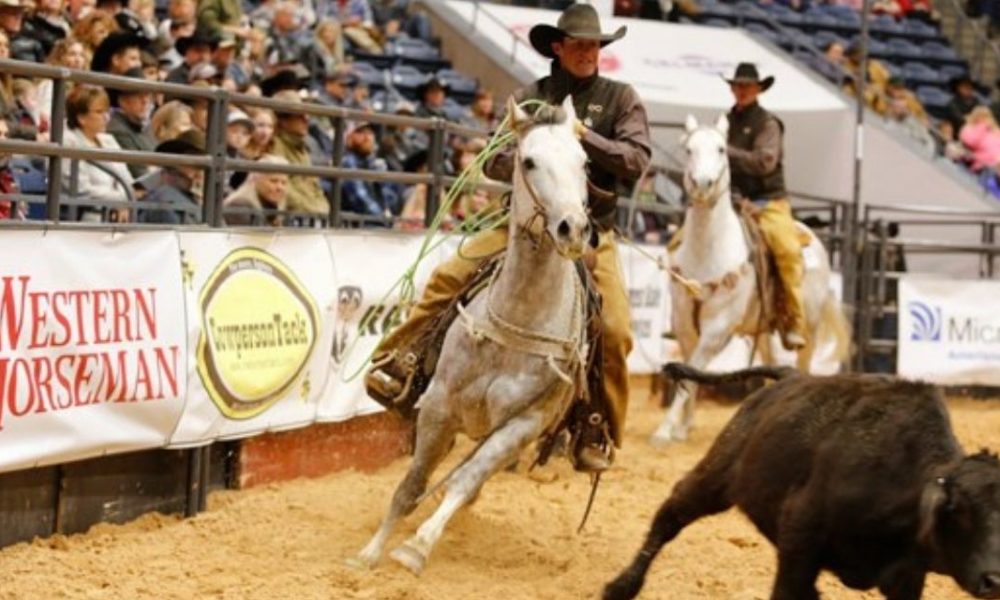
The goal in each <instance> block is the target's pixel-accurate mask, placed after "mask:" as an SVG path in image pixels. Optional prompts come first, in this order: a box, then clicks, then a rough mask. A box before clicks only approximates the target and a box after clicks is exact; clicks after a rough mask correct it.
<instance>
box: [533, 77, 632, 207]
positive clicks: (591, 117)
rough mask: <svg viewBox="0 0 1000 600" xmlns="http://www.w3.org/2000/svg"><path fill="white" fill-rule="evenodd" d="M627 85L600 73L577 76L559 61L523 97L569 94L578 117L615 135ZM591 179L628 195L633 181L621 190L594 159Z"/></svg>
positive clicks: (556, 99)
mask: <svg viewBox="0 0 1000 600" xmlns="http://www.w3.org/2000/svg"><path fill="white" fill-rule="evenodd" d="M627 88H628V86H627V85H626V84H624V83H619V82H617V81H612V80H610V79H605V78H604V77H601V76H600V75H594V76H593V77H589V78H587V79H576V78H575V77H573V76H571V75H570V74H569V73H567V72H566V71H563V70H562V69H561V68H559V67H558V64H553V66H552V74H551V75H550V76H548V77H543V78H542V79H539V80H538V81H536V82H535V83H534V84H532V85H531V87H529V88H528V89H527V90H526V92H525V97H524V99H534V100H544V101H545V102H548V103H549V104H562V101H563V100H565V99H566V94H572V95H573V108H574V109H576V116H577V118H578V119H580V121H582V122H583V124H584V125H586V126H587V128H588V129H592V130H593V131H594V132H595V133H598V134H600V135H602V136H604V137H606V138H613V137H614V127H615V121H617V120H618V117H619V116H620V113H621V98H622V93H623V92H624V91H625V90H626V89H627ZM588 178H589V179H590V182H591V183H593V184H594V185H596V186H597V187H599V188H601V189H602V190H606V191H608V192H618V191H624V192H625V193H626V194H627V193H628V190H629V189H631V188H630V182H622V183H623V185H622V190H619V189H618V185H617V184H618V182H617V180H616V179H617V178H616V177H615V176H614V174H612V173H609V172H607V171H605V170H604V169H602V168H601V167H600V165H598V164H597V163H595V162H593V161H591V162H590V163H588Z"/></svg>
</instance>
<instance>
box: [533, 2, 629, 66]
mask: <svg viewBox="0 0 1000 600" xmlns="http://www.w3.org/2000/svg"><path fill="white" fill-rule="evenodd" d="M626 31H627V28H626V27H625V26H624V25H623V26H621V27H619V28H618V29H617V30H616V31H615V32H614V33H602V32H601V19H600V17H598V16H597V11H596V10H595V9H594V7H593V6H591V5H589V4H571V5H570V6H569V7H567V8H566V10H564V11H563V13H562V14H561V15H559V20H558V21H557V22H556V26H555V27H553V26H551V25H544V24H542V25H535V26H534V27H532V28H531V31H529V32H528V39H529V40H531V45H532V46H534V48H535V50H537V51H538V53H539V54H541V55H542V56H546V57H548V58H555V57H556V55H555V54H553V52H552V42H558V41H561V40H562V39H563V38H565V37H571V38H576V39H579V40H597V41H599V42H601V47H602V48H603V47H604V46H607V45H608V44H610V43H611V42H614V41H617V40H620V39H622V38H623V37H625V32H626Z"/></svg>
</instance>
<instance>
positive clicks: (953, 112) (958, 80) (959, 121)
mask: <svg viewBox="0 0 1000 600" xmlns="http://www.w3.org/2000/svg"><path fill="white" fill-rule="evenodd" d="M948 87H949V88H951V93H952V97H951V102H949V103H948V105H947V106H945V118H946V119H948V121H950V122H951V124H952V127H954V128H955V131H961V129H962V126H963V125H965V117H966V116H967V115H968V114H969V113H970V112H972V109H973V108H976V107H977V106H979V98H977V97H976V84H975V82H973V81H972V78H971V77H969V76H968V75H966V74H962V75H957V76H955V77H952V78H951V81H949V82H948Z"/></svg>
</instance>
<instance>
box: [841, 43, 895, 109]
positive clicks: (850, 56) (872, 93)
mask: <svg viewBox="0 0 1000 600" xmlns="http://www.w3.org/2000/svg"><path fill="white" fill-rule="evenodd" d="M846 58H847V64H846V68H847V71H848V72H849V73H850V74H851V75H852V79H851V80H848V81H847V82H845V84H844V89H845V91H846V92H847V93H849V94H851V95H852V96H857V91H856V90H855V87H854V81H853V78H857V77H858V76H859V75H860V74H861V43H860V42H859V41H858V40H855V41H853V42H851V44H850V45H849V46H848V47H847V54H846ZM890 77H892V73H891V72H890V71H889V69H888V68H887V67H886V66H885V65H884V64H882V62H881V61H879V60H877V59H874V58H871V57H869V59H868V81H867V82H866V83H865V103H866V104H867V105H868V107H869V108H871V109H872V110H874V111H875V112H877V113H879V114H885V98H886V92H885V88H886V86H887V85H888V83H889V78H890Z"/></svg>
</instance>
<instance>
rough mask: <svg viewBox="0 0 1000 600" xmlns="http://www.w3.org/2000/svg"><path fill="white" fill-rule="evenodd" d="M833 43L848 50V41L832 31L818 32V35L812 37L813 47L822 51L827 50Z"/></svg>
mask: <svg viewBox="0 0 1000 600" xmlns="http://www.w3.org/2000/svg"><path fill="white" fill-rule="evenodd" d="M831 42H837V43H839V44H840V45H841V46H843V47H844V49H845V50H846V49H847V44H848V43H847V40H845V39H844V38H842V37H840V36H839V35H837V34H836V33H834V32H832V31H820V32H817V33H816V35H814V36H812V43H813V45H814V46H816V47H817V48H819V49H820V50H822V49H823V48H826V47H827V45H828V44H830V43H831Z"/></svg>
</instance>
